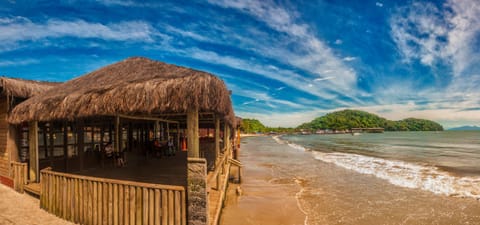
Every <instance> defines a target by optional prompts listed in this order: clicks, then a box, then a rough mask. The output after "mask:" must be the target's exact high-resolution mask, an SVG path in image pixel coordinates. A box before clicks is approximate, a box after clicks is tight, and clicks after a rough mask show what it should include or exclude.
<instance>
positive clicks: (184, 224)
mask: <svg viewBox="0 0 480 225" xmlns="http://www.w3.org/2000/svg"><path fill="white" fill-rule="evenodd" d="M185 195H186V191H182V199H181V201H180V203H181V204H182V223H181V224H182V225H187V198H186V196H185Z"/></svg>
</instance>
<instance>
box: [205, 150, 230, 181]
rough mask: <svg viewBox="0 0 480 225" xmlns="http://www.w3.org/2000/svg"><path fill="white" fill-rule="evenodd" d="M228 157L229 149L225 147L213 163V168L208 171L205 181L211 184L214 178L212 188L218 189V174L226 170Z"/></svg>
mask: <svg viewBox="0 0 480 225" xmlns="http://www.w3.org/2000/svg"><path fill="white" fill-rule="evenodd" d="M229 158H230V151H229V150H228V149H226V148H225V149H224V151H223V154H222V155H221V156H220V157H219V159H218V161H217V162H216V164H215V170H214V171H212V172H209V174H208V177H207V183H209V184H211V183H212V180H213V179H215V186H212V188H213V189H219V183H220V176H221V175H223V174H224V173H225V171H226V170H227V166H228V163H229V162H228V159H229Z"/></svg>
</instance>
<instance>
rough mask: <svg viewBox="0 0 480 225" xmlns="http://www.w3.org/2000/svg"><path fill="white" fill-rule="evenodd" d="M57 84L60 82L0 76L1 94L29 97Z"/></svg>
mask: <svg viewBox="0 0 480 225" xmlns="http://www.w3.org/2000/svg"><path fill="white" fill-rule="evenodd" d="M59 84H60V83H54V82H39V81H33V80H23V79H18V78H9V77H0V88H1V89H2V94H3V95H6V96H9V97H10V96H12V97H18V98H30V97H32V96H34V95H38V94H40V93H43V92H45V91H47V90H49V89H50V88H52V87H54V86H57V85H59Z"/></svg>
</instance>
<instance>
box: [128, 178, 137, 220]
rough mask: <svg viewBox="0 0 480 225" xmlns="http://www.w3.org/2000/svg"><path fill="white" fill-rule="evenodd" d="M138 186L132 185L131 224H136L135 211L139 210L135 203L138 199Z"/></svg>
mask: <svg viewBox="0 0 480 225" xmlns="http://www.w3.org/2000/svg"><path fill="white" fill-rule="evenodd" d="M135 192H136V188H135V186H130V225H135V221H136V218H135V212H136V210H137V206H136V205H135V200H136V197H137V195H136V193H135Z"/></svg>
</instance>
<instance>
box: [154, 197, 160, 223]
mask: <svg viewBox="0 0 480 225" xmlns="http://www.w3.org/2000/svg"><path fill="white" fill-rule="evenodd" d="M161 206H162V205H161V203H160V190H159V189H155V206H154V208H155V213H154V214H155V225H160V221H161V220H160V219H161V214H160V210H161Z"/></svg>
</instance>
